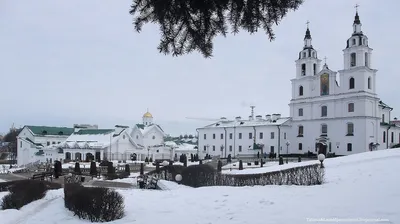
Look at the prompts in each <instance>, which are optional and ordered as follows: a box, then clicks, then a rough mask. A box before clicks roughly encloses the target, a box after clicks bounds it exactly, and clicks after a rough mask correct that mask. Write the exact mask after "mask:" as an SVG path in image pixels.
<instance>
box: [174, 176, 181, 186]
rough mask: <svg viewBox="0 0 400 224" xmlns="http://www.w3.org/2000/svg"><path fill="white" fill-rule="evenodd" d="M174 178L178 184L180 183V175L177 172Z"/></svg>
mask: <svg viewBox="0 0 400 224" xmlns="http://www.w3.org/2000/svg"><path fill="white" fill-rule="evenodd" d="M175 180H176V182H178V184H180V183H181V181H182V175H180V174H177V175H176V176H175Z"/></svg>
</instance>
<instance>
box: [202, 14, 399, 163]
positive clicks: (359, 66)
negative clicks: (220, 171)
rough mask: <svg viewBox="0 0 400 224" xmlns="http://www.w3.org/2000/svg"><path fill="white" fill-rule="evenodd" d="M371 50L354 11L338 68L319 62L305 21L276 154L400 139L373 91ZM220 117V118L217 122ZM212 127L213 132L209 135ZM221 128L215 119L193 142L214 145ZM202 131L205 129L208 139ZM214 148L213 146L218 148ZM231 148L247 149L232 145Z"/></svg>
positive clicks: (345, 150)
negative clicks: (302, 41) (286, 112)
mask: <svg viewBox="0 0 400 224" xmlns="http://www.w3.org/2000/svg"><path fill="white" fill-rule="evenodd" d="M372 52H373V50H372V48H370V47H369V43H368V37H367V36H366V35H365V34H364V33H363V32H362V29H361V21H360V18H359V15H358V12H357V13H356V15H355V19H354V23H353V33H352V34H351V36H350V38H349V39H348V40H347V43H346V48H345V49H344V50H343V60H344V67H343V69H342V70H340V71H338V72H335V71H332V70H330V69H329V67H328V65H327V64H326V62H325V64H324V65H323V66H322V68H321V60H320V59H319V58H318V52H317V51H316V50H315V49H314V47H313V45H312V38H311V32H310V30H309V28H308V27H307V30H306V34H305V37H304V46H303V49H302V50H301V51H300V52H299V57H298V60H296V77H295V78H294V79H292V80H291V83H292V99H291V100H290V103H289V108H290V119H289V120H288V121H286V122H283V123H282V125H283V126H285V129H286V134H285V135H286V136H287V140H286V139H281V141H283V144H285V146H287V148H286V150H285V146H284V147H283V148H282V147H281V146H282V142H280V144H279V146H278V148H280V149H281V150H280V152H278V154H304V153H307V152H312V153H325V154H326V153H335V154H336V155H349V154H354V153H360V152H366V151H371V150H377V149H385V148H389V147H392V146H394V145H396V144H399V143H400V128H399V126H397V123H393V122H392V121H391V116H390V112H391V111H392V110H393V108H391V107H390V106H388V105H386V104H385V103H383V102H382V101H381V100H380V99H379V97H378V95H377V92H376V80H377V78H376V77H377V75H376V73H377V70H376V69H374V68H373V65H372V62H371V61H372V60H371V59H372ZM337 76H339V79H337ZM265 120H268V119H265ZM278 121H279V119H278ZM246 122H248V121H245V123H246ZM262 122H265V121H262ZM262 122H261V123H262ZM223 123H224V122H222V121H221V125H222V124H223ZM278 123H279V122H278ZM276 126H277V125H266V124H265V123H264V124H263V125H261V126H260V128H261V127H263V131H262V132H272V129H274V128H275V129H276ZM224 127H225V126H224ZM281 131H282V130H281ZM236 132H243V133H251V128H249V127H240V128H239V127H238V126H236ZM214 133H215V134H216V135H217V136H216V138H210V137H209V136H210V135H213V134H214ZM222 133H223V129H222V128H220V127H216V126H215V124H212V125H209V126H206V127H204V128H201V129H199V147H200V148H201V147H206V148H207V147H209V146H210V147H213V148H214V147H218V146H219V145H221V144H222V142H221V140H222V139H219V135H221V138H222ZM203 135H207V137H208V139H206V138H205V136H203ZM280 135H281V136H282V133H281V134H280ZM235 136H236V137H238V136H237V135H235ZM249 137H251V136H247V134H246V136H244V138H247V139H248V140H250V141H248V142H246V143H243V144H247V145H249V144H251V138H250V139H249ZM236 141H238V138H236ZM265 144H267V145H268V144H269V145H270V146H271V147H274V149H275V147H276V146H277V143H276V142H274V141H268V142H265ZM286 144H287V145H286ZM228 145H230V144H228ZM267 145H266V147H265V148H266V149H268V146H267ZM224 146H226V144H225V145H224ZM216 151H218V152H219V150H218V149H216ZM267 151H268V150H267ZM270 151H273V150H270ZM207 152H211V153H210V154H214V152H215V151H214V150H212V151H210V150H209V149H208V148H207ZM218 152H217V153H218ZM234 152H238V153H250V152H249V151H247V152H243V151H238V150H237V149H236V151H234ZM217 153H216V154H217ZM221 155H222V154H221ZM235 155H236V154H235Z"/></svg>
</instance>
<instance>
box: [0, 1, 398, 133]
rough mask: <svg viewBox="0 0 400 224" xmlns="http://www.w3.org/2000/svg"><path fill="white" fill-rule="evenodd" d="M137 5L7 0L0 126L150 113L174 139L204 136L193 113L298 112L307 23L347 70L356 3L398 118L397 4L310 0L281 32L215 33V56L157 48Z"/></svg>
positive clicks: (318, 44) (0, 30)
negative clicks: (139, 27)
mask: <svg viewBox="0 0 400 224" xmlns="http://www.w3.org/2000/svg"><path fill="white" fill-rule="evenodd" d="M131 3H132V2H131V0H118V1H105V0H85V1H82V0H68V1H54V0H35V1H28V0H25V1H22V0H21V1H14V0H1V1H0V37H1V39H0V77H1V89H0V91H1V94H0V101H1V106H0V132H6V131H7V130H8V128H9V127H10V126H11V125H12V124H13V123H15V125H16V126H17V127H19V126H23V125H26V124H31V125H52V126H72V125H73V124H74V123H90V124H98V125H99V126H100V128H109V127H112V126H113V125H115V124H124V125H131V126H132V125H133V124H135V123H138V122H140V121H141V117H142V115H143V113H144V112H146V109H147V108H149V110H150V112H151V113H152V114H153V116H154V118H155V120H154V121H155V122H156V123H159V124H161V125H162V126H163V127H164V129H165V131H166V132H168V133H172V134H181V133H195V128H196V127H200V126H202V125H205V124H207V123H209V122H208V121H196V120H188V119H185V117H200V118H210V119H213V118H219V117H222V116H225V117H228V118H233V117H235V116H242V117H247V116H248V115H249V113H250V109H249V106H250V105H251V104H254V105H255V106H256V108H255V111H256V114H261V115H266V114H272V113H281V114H282V116H289V106H288V103H289V100H290V97H291V83H290V79H292V78H294V77H295V62H294V61H295V60H296V59H297V57H298V52H299V51H300V50H301V49H302V47H303V38H304V33H305V30H306V21H307V20H309V21H310V30H311V35H312V38H313V46H314V48H316V50H317V51H318V55H319V57H320V58H321V59H322V58H323V57H325V56H326V57H327V58H328V60H327V61H328V65H329V67H330V69H332V70H340V69H342V68H343V52H342V50H343V49H344V48H345V46H346V40H347V39H348V38H349V37H350V36H351V33H352V24H353V21H354V15H355V8H354V5H355V4H356V3H358V4H360V7H359V15H360V19H361V23H362V25H363V26H362V30H363V32H364V33H365V34H366V35H367V36H368V37H369V45H370V47H372V48H373V49H374V52H373V55H372V60H371V61H372V66H373V68H376V69H378V73H377V91H378V94H379V97H380V98H381V99H382V100H383V101H385V102H386V103H387V104H389V105H391V106H392V107H394V108H395V110H394V111H393V116H400V109H398V108H400V101H399V100H398V99H396V94H395V91H396V87H397V86H398V83H399V81H400V75H399V70H398V67H399V66H398V64H397V63H399V58H397V57H398V55H399V52H400V47H399V46H400V44H399V39H400V35H399V30H398V28H396V27H398V26H399V25H398V22H399V21H400V15H399V14H398V8H399V6H400V1H398V0H384V1H376V0H363V1H360V0H358V1H355V0H329V1H328V0H306V1H305V3H304V4H303V5H302V6H301V7H300V9H299V10H297V11H295V12H290V13H289V14H288V16H287V17H285V18H284V19H283V21H282V23H281V24H279V26H277V27H275V33H276V40H275V41H273V42H270V41H269V40H268V38H267V36H266V35H265V34H264V33H263V32H259V33H257V34H254V35H249V34H248V33H245V32H242V33H240V34H239V35H236V36H233V35H231V36H228V38H223V37H218V38H217V39H216V40H215V43H214V57H213V58H212V59H205V58H203V57H202V56H201V55H200V54H198V53H193V54H191V55H185V56H181V57H178V58H176V57H175V58H174V57H172V56H169V55H163V54H159V53H158V51H157V48H156V47H157V45H158V43H159V38H160V36H159V31H158V27H157V26H156V25H151V24H148V25H146V26H144V29H143V32H142V33H140V34H138V33H136V32H135V31H134V29H133V25H132V16H131V15H130V14H129V9H130V5H131Z"/></svg>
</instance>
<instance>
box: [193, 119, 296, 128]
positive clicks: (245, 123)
mask: <svg viewBox="0 0 400 224" xmlns="http://www.w3.org/2000/svg"><path fill="white" fill-rule="evenodd" d="M290 119H291V118H290V117H283V118H279V119H277V120H275V122H274V121H272V120H264V119H259V120H257V119H256V120H235V121H219V122H217V123H213V124H210V125H207V126H205V127H203V128H199V129H205V128H232V127H252V126H270V125H271V126H272V125H282V124H284V123H285V122H287V121H289V120H290Z"/></svg>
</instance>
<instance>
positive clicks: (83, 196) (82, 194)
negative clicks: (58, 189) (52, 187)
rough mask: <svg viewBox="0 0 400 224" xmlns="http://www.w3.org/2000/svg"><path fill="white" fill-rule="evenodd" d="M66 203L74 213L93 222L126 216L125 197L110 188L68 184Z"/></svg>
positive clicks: (65, 194) (66, 187)
mask: <svg viewBox="0 0 400 224" xmlns="http://www.w3.org/2000/svg"><path fill="white" fill-rule="evenodd" d="M64 203H65V207H66V208H67V209H69V210H70V211H72V212H73V213H74V215H76V216H78V217H79V218H81V219H87V220H90V221H91V222H108V221H113V220H117V219H120V218H122V217H123V216H124V198H123V197H122V196H121V195H120V194H119V193H118V192H116V191H114V190H112V189H108V188H101V187H99V188H97V187H83V186H82V185H80V184H66V185H65V186H64Z"/></svg>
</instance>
